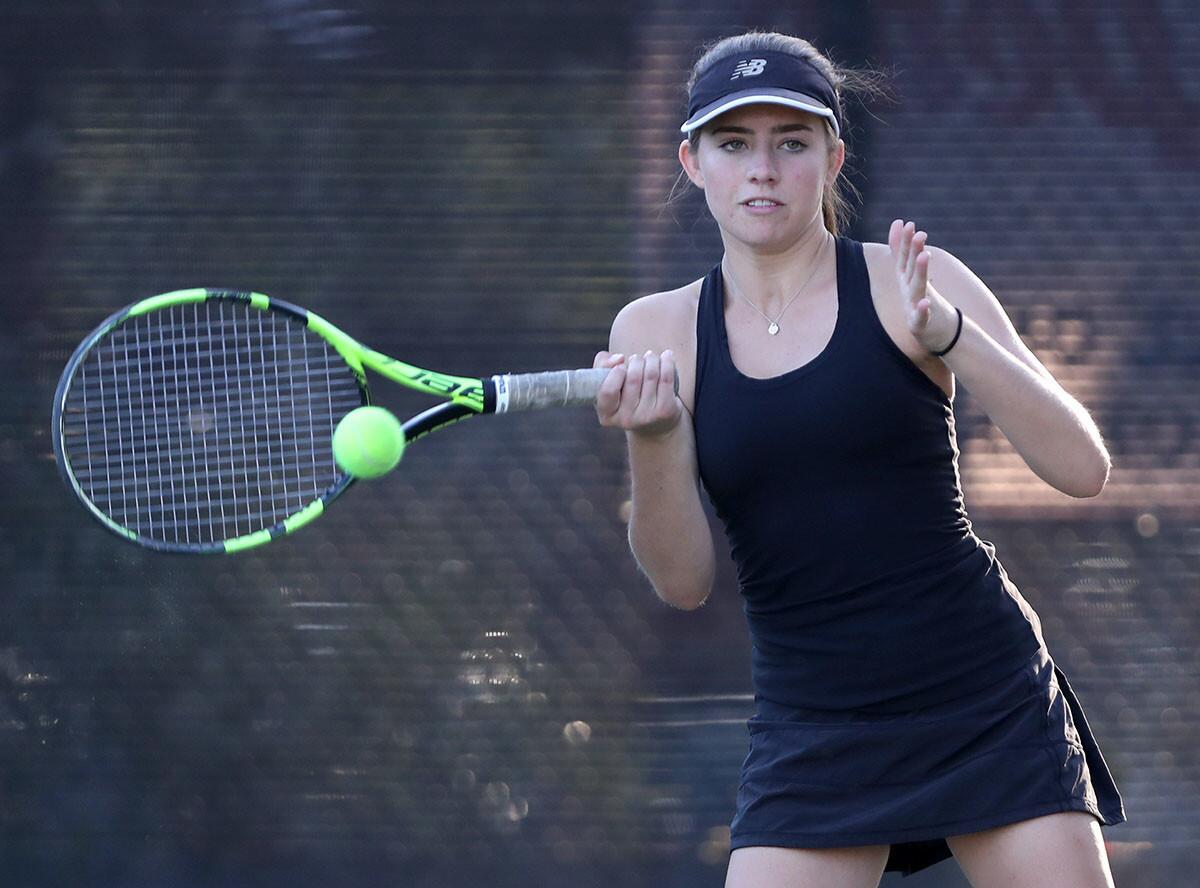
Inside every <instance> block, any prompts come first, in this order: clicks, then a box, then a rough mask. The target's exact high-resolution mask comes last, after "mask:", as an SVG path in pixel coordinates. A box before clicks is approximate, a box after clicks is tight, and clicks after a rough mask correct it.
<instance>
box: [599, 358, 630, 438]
mask: <svg viewBox="0 0 1200 888" xmlns="http://www.w3.org/2000/svg"><path fill="white" fill-rule="evenodd" d="M624 387H625V367H624V365H618V366H616V367H614V368H613V369H612V370H610V371H609V373H608V376H606V377H604V382H602V383H600V389H599V391H597V392H596V415H597V416H598V417H600V421H601V422H602V423H605V424H606V425H607V424H610V423H611V422H612V421H613V418H614V417H615V416H616V414H617V412H618V411H619V410H620V409H621V392H622V390H623V389H624Z"/></svg>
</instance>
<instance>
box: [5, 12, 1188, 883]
mask: <svg viewBox="0 0 1200 888" xmlns="http://www.w3.org/2000/svg"><path fill="white" fill-rule="evenodd" d="M747 27H760V28H770V29H780V30H785V31H790V32H793V33H798V34H800V35H802V36H805V37H808V38H809V39H812V40H813V41H814V42H816V43H817V45H818V46H819V47H821V48H822V49H824V50H826V51H828V52H829V53H830V54H831V55H832V56H833V57H834V58H835V59H836V60H837V61H839V62H841V63H843V64H847V65H850V66H866V65H870V66H873V67H875V68H877V69H879V70H882V71H885V72H887V73H889V74H890V75H891V77H892V87H893V90H894V92H895V94H896V96H895V101H892V102H880V103H878V104H874V105H872V106H871V107H869V108H863V107H858V106H855V107H853V108H852V109H851V118H852V120H853V128H852V130H851V131H850V133H849V139H848V141H849V148H850V151H851V153H852V158H851V162H850V166H851V167H852V170H853V173H852V176H853V181H854V182H855V183H856V184H857V185H858V186H859V187H860V188H861V190H862V192H863V197H864V199H863V202H862V206H861V212H860V214H859V217H858V220H857V222H856V225H855V227H854V229H853V230H852V231H851V232H850V233H851V235H852V236H854V237H857V238H858V239H863V240H886V236H887V226H888V224H889V223H890V221H891V220H892V219H893V218H895V217H897V216H904V217H905V218H911V219H915V220H917V222H918V224H919V225H921V226H922V227H924V228H925V229H926V230H928V231H929V232H930V241H931V242H932V243H934V244H936V245H938V246H942V247H945V248H947V249H949V250H951V251H952V252H954V253H956V254H957V255H958V256H959V257H961V258H962V259H963V260H964V261H966V262H967V263H968V264H969V265H970V266H972V267H973V268H974V269H975V270H976V271H977V272H978V273H979V274H980V276H981V277H983V279H984V280H985V281H986V282H987V283H988V284H989V285H990V286H991V287H992V289H993V290H994V291H995V292H996V293H997V295H998V296H999V297H1000V299H1001V301H1002V302H1003V303H1004V304H1005V305H1006V307H1007V308H1008V310H1009V312H1010V314H1011V316H1012V318H1013V320H1014V322H1015V324H1016V325H1017V327H1018V329H1019V330H1020V332H1021V334H1022V335H1023V336H1024V338H1025V341H1026V342H1027V343H1028V344H1029V345H1030V346H1031V347H1032V348H1033V349H1034V350H1035V351H1036V352H1037V354H1038V355H1039V357H1040V358H1041V359H1042V361H1043V362H1045V364H1046V365H1047V366H1048V367H1049V368H1050V369H1051V370H1052V371H1053V372H1054V373H1055V374H1056V376H1057V377H1058V379H1059V380H1060V381H1061V382H1062V383H1063V384H1064V385H1065V386H1066V387H1067V388H1068V389H1069V390H1070V391H1071V392H1073V393H1074V394H1075V395H1076V396H1078V397H1079V398H1080V400H1081V401H1082V402H1083V403H1084V404H1085V405H1086V406H1087V407H1088V408H1089V409H1090V410H1091V411H1092V412H1093V415H1094V416H1095V417H1096V419H1097V421H1098V423H1099V425H1100V427H1101V428H1102V430H1103V432H1104V434H1105V436H1106V438H1107V440H1108V442H1109V445H1110V447H1111V449H1112V453H1113V458H1114V461H1115V466H1116V468H1115V469H1114V472H1113V475H1112V479H1111V482H1110V484H1109V486H1108V488H1107V489H1106V491H1105V492H1104V494H1103V495H1102V496H1100V497H1099V498H1097V499H1095V500H1089V501H1075V500H1070V499H1068V498H1066V497H1065V496H1062V495H1059V494H1057V493H1056V492H1055V491H1053V490H1052V489H1050V488H1049V487H1047V486H1046V485H1045V484H1043V483H1041V482H1040V481H1038V480H1037V479H1036V478H1035V477H1034V476H1033V475H1032V473H1031V472H1029V470H1028V469H1026V468H1025V467H1024V465H1023V464H1022V463H1021V461H1020V459H1019V458H1018V457H1017V456H1016V455H1015V453H1014V452H1013V450H1012V449H1011V447H1010V446H1009V445H1008V444H1007V442H1006V441H1005V440H1004V438H1003V436H1002V435H1001V434H1000V433H999V432H997V431H996V430H995V429H994V428H992V427H991V426H990V425H989V424H988V422H987V421H986V418H985V417H984V416H982V415H981V414H980V412H979V411H978V409H977V408H976V407H975V405H973V403H972V400H971V395H970V392H969V391H964V390H960V392H959V395H958V399H957V402H956V410H957V415H958V435H959V444H960V446H961V450H962V456H961V464H960V465H961V470H962V477H963V482H964V486H965V489H966V496H967V505H968V508H969V510H970V512H971V516H972V518H973V520H974V523H975V528H976V532H977V533H978V534H979V535H980V536H982V537H983V538H985V539H988V540H991V541H993V542H994V543H995V544H996V546H997V548H998V552H999V555H1000V557H1001V559H1002V561H1003V563H1004V564H1005V566H1006V568H1007V570H1008V572H1009V573H1010V575H1011V576H1012V578H1013V579H1014V581H1015V582H1016V583H1017V585H1018V586H1019V587H1020V588H1021V589H1022V591H1023V593H1024V595H1025V596H1026V597H1027V598H1028V599H1029V600H1030V602H1031V603H1032V604H1033V605H1034V607H1035V608H1036V609H1037V610H1038V611H1039V612H1040V614H1041V616H1042V620H1043V625H1044V629H1045V635H1046V638H1047V641H1048V643H1049V645H1050V648H1051V652H1052V654H1053V655H1054V656H1055V658H1056V659H1057V660H1058V662H1059V663H1060V665H1061V666H1063V668H1064V669H1065V671H1066V672H1067V674H1068V675H1069V676H1070V677H1071V680H1072V684H1073V685H1074V687H1075V690H1076V691H1077V693H1078V694H1079V696H1080V698H1081V700H1082V702H1083V704H1084V707H1085V708H1086V710H1087V713H1088V716H1089V718H1090V720H1091V724H1092V727H1093V729H1094V731H1095V733H1096V734H1097V736H1098V738H1099V740H1100V743H1101V745H1102V747H1103V749H1104V751H1105V753H1106V756H1107V758H1108V762H1109V765H1110V767H1111V768H1112V771H1113V773H1114V775H1115V777H1116V779H1117V782H1118V784H1119V786H1120V787H1121V789H1122V791H1123V793H1124V796H1125V802H1126V807H1127V811H1128V815H1129V822H1128V823H1127V824H1124V825H1121V826H1118V827H1114V828H1111V829H1106V830H1105V838H1106V839H1107V840H1108V842H1109V846H1110V854H1111V856H1112V860H1113V866H1114V871H1115V873H1116V876H1117V884H1118V885H1124V886H1178V885H1182V884H1190V883H1191V882H1192V881H1194V879H1195V872H1194V861H1195V859H1196V858H1197V856H1198V855H1200V804H1198V802H1197V799H1198V797H1200V645H1198V643H1197V642H1198V640H1200V437H1198V435H1197V431H1198V426H1200V401H1198V399H1197V385H1196V378H1197V365H1198V364H1200V303H1198V302H1197V301H1196V299H1195V294H1196V289H1197V287H1196V285H1197V279H1198V277H1200V221H1198V219H1197V216H1196V212H1195V208H1196V206H1197V205H1198V204H1200V160H1198V154H1197V144H1198V138H1197V137H1198V136H1200V17H1198V16H1197V15H1196V9H1195V5H1194V3H1192V2H1191V0H1152V2H1149V3H1142V2H1137V3H1135V2H1133V0H1098V2H1094V3H1088V4H1079V3H1068V2H1056V0H1050V2H1036V0H1013V2H1007V3H1002V4H997V3H987V2H981V0H930V2H922V3H916V2H902V0H901V2H889V3H881V2H877V3H871V2H866V0H839V2H836V3H835V2H824V3H817V2H806V0H796V2H791V3H787V4H780V3H777V2H756V0H749V2H726V3H715V2H712V0H690V2H681V0H642V2H637V3H635V2H630V0H606V2H599V0H597V2H575V0H514V2H510V3H505V4H499V3H494V2H484V0H448V2H444V3H440V4H434V5H433V6H430V5H428V4H417V3H409V2H385V0H225V2H199V0H175V2H173V3H171V4H164V3H159V2H152V0H52V2H46V0H4V3H3V6H2V8H0V321H2V323H0V369H2V373H0V397H2V398H3V411H2V413H0V466H2V470H3V477H4V483H3V484H2V485H0V567H2V572H0V575H2V577H3V579H2V583H3V586H2V588H3V593H2V594H0V880H2V881H3V883H4V884H5V885H11V886H49V885H56V886H57V885H64V884H78V885H103V886H110V885H111V886H125V885H131V886H132V885H139V886H141V885H172V886H174V885H180V886H192V885H195V886H202V885H204V886H207V885H221V886H240V885H255V886H270V885H276V884H278V885H284V884H288V885H295V884H333V885H399V886H459V885H468V884H480V883H482V884H488V885H493V886H507V885H514V886H516V885H521V886H527V885H538V886H571V888H586V886H593V885H595V886H601V885H603V886H610V885H613V884H617V885H622V886H631V888H638V886H655V888H668V886H719V885H721V884H722V882H723V878H724V867H725V861H726V858H727V854H728V823H729V819H730V817H731V814H732V810H733V801H734V792H735V788H736V781H737V774H738V769H739V766H740V764H741V760H742V758H743V756H744V755H745V752H746V749H747V744H748V736H747V732H746V728H745V719H746V718H747V717H748V716H749V715H750V714H751V711H752V706H753V701H752V699H751V696H750V687H749V648H748V642H747V638H746V630H745V625H744V622H743V617H742V614H741V603H740V600H739V596H738V593H737V589H736V586H735V583H734V579H733V573H732V569H731V564H730V563H729V560H728V558H727V557H726V555H725V553H726V551H727V550H725V549H724V547H723V545H724V544H723V536H722V535H721V532H720V530H719V528H717V527H716V525H715V524H714V530H715V531H716V533H717V538H718V544H719V546H720V547H721V548H720V549H719V551H720V552H721V555H720V561H721V573H720V576H719V578H718V583H717V587H716V590H715V591H714V593H713V595H712V597H711V599H710V601H709V603H708V604H707V605H706V606H705V607H704V608H702V609H700V610H699V611H696V612H691V613H684V612H680V611H675V610H672V609H671V608H668V607H666V606H665V605H663V604H662V603H661V602H659V601H658V599H657V598H656V597H655V596H654V593H653V592H652V590H651V589H650V588H649V586H648V584H647V583H646V581H645V580H644V579H643V578H642V577H641V576H640V575H639V573H638V572H637V569H636V567H635V565H634V564H633V561H632V558H631V557H630V556H629V554H628V550H627V546H626V542H625V533H626V526H625V520H626V518H627V509H628V504H627V498H628V477H627V472H626V460H625V450H624V441H623V438H622V436H621V435H620V434H619V433H615V432H612V431H611V430H606V429H601V428H599V427H598V426H597V424H596V422H595V417H594V415H592V414H591V412H590V411H588V410H583V409H581V410H577V411H573V412H567V413H559V414H554V415H548V414H547V415H538V416H524V417H512V418H504V417H502V418H498V419H495V420H491V421H488V422H486V423H485V422H481V423H479V424H478V425H476V424H473V423H467V424H466V425H464V426H461V427H458V428H456V429H453V430H449V431H446V432H443V433H442V434H441V435H440V436H439V437H440V440H439V441H438V446H432V445H429V446H428V447H427V446H425V445H418V446H416V447H414V448H413V449H412V451H410V453H409V454H408V455H407V456H406V458H405V460H404V463H403V464H402V466H401V468H400V470H399V471H397V472H396V473H394V474H393V475H391V476H389V477H388V478H386V479H384V480H382V481H379V482H375V483H373V484H363V485H359V487H358V488H356V489H355V490H354V491H353V493H352V495H350V496H348V497H347V498H345V499H344V500H343V501H342V502H340V503H339V504H338V505H337V507H336V508H335V509H333V510H331V512H330V514H329V515H328V516H326V517H325V518H324V519H322V520H321V521H319V522H317V523H316V524H314V525H313V526H311V527H309V528H307V529H305V530H304V531H303V532H302V533H300V534H298V535H297V536H295V537H292V538H289V539H287V540H285V541H281V542H279V543H276V544H273V545H271V546H269V547H267V548H265V549H262V550H258V551H255V552H252V553H247V554H244V555H241V556H238V557H212V558H195V557H192V558H188V557H172V556H164V555H156V554H153V553H148V552H143V551H141V550H139V549H137V548H136V547H133V546H129V545H128V544H125V543H123V542H121V541H120V540H118V539H117V537H115V536H113V535H111V534H109V533H107V532H106V531H105V530H103V529H102V528H101V527H100V525H99V524H97V523H96V522H95V521H93V520H92V519H91V518H90V517H89V516H88V515H87V514H86V513H85V512H84V510H83V509H82V508H80V507H79V506H78V504H77V503H76V502H75V500H74V499H73V497H71V496H70V494H69V493H68V492H67V491H66V489H65V488H64V487H63V486H62V484H61V483H60V481H59V478H58V475H57V472H56V469H55V465H54V461H53V456H52V452H51V443H50V438H49V434H48V433H49V418H50V402H51V395H52V393H53V389H54V386H55V384H56V382H57V378H58V374H59V372H60V371H61V369H62V367H63V365H64V363H65V362H66V359H67V357H68V355H69V354H70V352H71V350H72V349H73V348H74V346H75V344H76V343H77V342H78V341H79V339H81V338H82V336H83V335H84V334H85V333H86V332H87V331H88V330H90V329H91V328H92V327H93V326H95V325H96V324H97V323H98V322H99V321H100V320H101V319H103V318H104V317H106V316H107V315H108V314H109V313H110V312H112V311H114V310H115V309H116V308H118V307H120V306H122V305H125V304H127V303H129V302H131V301H133V300H135V299H138V298H142V297H145V296H148V295H152V294H154V293H157V292H161V291H165V290H171V289H177V288H180V287H186V286H204V285H210V286H228V287H236V288H246V289H254V290H258V291H261V292H265V293H269V294H272V295H275V296H278V297H281V298H284V299H287V300H290V301H293V302H296V303H298V304H300V305H304V306H306V307H309V308H312V309H313V310H315V311H318V312H320V313H321V314H323V315H325V316H326V317H328V318H330V319H331V320H333V321H334V322H335V323H337V324H339V325H341V326H343V327H345V328H346V329H347V331H348V332H350V333H351V334H353V335H356V336H359V337H360V338H362V339H364V340H365V341H367V342H368V343H370V344H372V345H374V346H375V347H377V348H380V349H382V350H384V351H386V352H389V353H391V354H395V355H398V356H401V357H404V358H406V359H407V360H410V361H412V362H414V363H417V364H419V365H424V366H428V367H433V368H437V369H441V370H446V371H449V372H454V373H462V374H472V375H482V374H487V373H492V372H498V371H503V370H533V369H543V368H547V367H557V366H569V365H581V366H586V365H590V363H591V360H592V356H593V354H594V353H595V351H596V350H597V349H599V348H602V347H604V346H605V344H606V341H607V332H608V326H609V323H610V321H611V319H612V317H613V315H615V313H616V312H617V310H618V309H619V308H620V307H621V306H622V305H624V304H625V303H626V302H628V301H629V300H631V299H633V298H635V297H636V296H639V295H642V294H644V293H646V292H650V291H652V290H658V289H666V288H673V287H676V286H679V285H681V284H683V283H685V282H687V281H690V280H693V279H695V278H697V277H699V276H701V275H702V274H703V273H704V272H705V271H707V270H708V269H709V268H710V267H711V266H712V265H713V264H715V263H716V261H717V260H718V258H719V255H720V252H719V240H718V238H717V234H716V229H715V226H714V225H713V223H712V221H711V219H709V218H708V216H707V214H706V212H705V211H704V209H703V205H702V201H701V199H700V197H699V195H698V194H695V193H693V194H691V195H690V196H688V197H686V198H685V199H683V200H682V201H679V202H677V203H675V204H673V205H671V206H667V203H666V201H667V197H668V194H669V193H670V191H671V188H672V185H673V183H674V181H675V177H676V170H677V164H676V161H675V147H676V145H677V143H678V140H679V134H678V129H677V127H678V124H679V121H680V120H681V119H682V111H683V105H684V94H683V89H682V84H683V81H684V80H685V79H686V76H687V71H688V69H689V66H690V64H691V63H692V61H693V60H694V58H695V57H696V55H697V51H698V49H699V48H700V46H701V44H702V43H704V42H706V41H709V40H712V39H714V38H716V37H719V36H723V35H726V34H729V33H733V32H735V31H740V30H743V29H745V28H747ZM377 393H378V395H379V397H380V399H381V400H382V402H383V403H384V404H386V405H388V406H390V407H393V408H394V409H396V410H397V411H398V412H401V413H405V414H410V413H412V412H414V411H415V410H416V409H418V408H420V407H423V406H425V405H424V404H423V403H421V402H420V399H419V398H418V399H416V400H415V401H412V400H410V398H409V396H408V395H406V394H404V393H398V392H397V391H396V389H395V387H393V386H390V385H380V386H377ZM899 881H900V880H899V878H898V877H896V876H894V875H889V876H888V877H886V878H885V880H884V884H885V885H893V884H897V883H898V882H899ZM903 884H905V885H906V886H947V888H949V886H963V885H965V884H966V882H965V879H964V878H963V876H962V874H961V872H960V871H959V869H958V867H957V865H956V864H955V863H953V862H952V861H949V862H946V863H943V864H939V865H938V866H937V867H934V868H932V869H930V870H927V871H926V872H924V873H922V874H919V875H917V876H914V877H912V878H910V879H906V880H904V881H903Z"/></svg>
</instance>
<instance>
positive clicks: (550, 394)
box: [492, 367, 609, 413]
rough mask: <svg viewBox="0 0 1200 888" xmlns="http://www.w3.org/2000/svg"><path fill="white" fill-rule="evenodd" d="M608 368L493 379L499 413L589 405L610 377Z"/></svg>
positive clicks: (551, 371)
mask: <svg viewBox="0 0 1200 888" xmlns="http://www.w3.org/2000/svg"><path fill="white" fill-rule="evenodd" d="M608 372H609V371H608V368H606V367H598V368H592V367H589V368H587V369H583V370H548V371H546V372H543V373H508V374H505V375H503V376H493V377H492V380H493V381H494V382H495V383H496V412H497V413H510V412H512V411H514V410H542V409H544V408H547V407H571V406H575V405H580V404H590V403H592V402H593V401H594V400H595V399H596V392H598V391H599V390H600V385H601V384H602V383H603V382H604V380H605V377H607V376H608Z"/></svg>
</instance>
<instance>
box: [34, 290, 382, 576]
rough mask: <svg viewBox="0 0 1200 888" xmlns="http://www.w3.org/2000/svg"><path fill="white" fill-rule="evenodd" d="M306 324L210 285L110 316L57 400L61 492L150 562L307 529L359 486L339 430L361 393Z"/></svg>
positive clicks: (359, 379) (276, 307)
mask: <svg viewBox="0 0 1200 888" xmlns="http://www.w3.org/2000/svg"><path fill="white" fill-rule="evenodd" d="M309 317H310V316H309V314H308V312H306V311H305V310H304V309H301V308H298V307H296V306H294V305H291V304H290V303H287V302H283V301H282V300H277V299H272V298H270V297H267V296H265V295H263V294H260V293H252V292H249V291H238V290H225V289H216V288H203V289H200V288H198V289H191V290H177V291H174V292H172V293H164V294H162V295H159V296H155V297H151V298H150V299H145V300H142V301H140V302H137V303H134V304H132V305H130V306H128V307H126V308H124V309H122V310H121V311H118V312H116V313H115V314H113V315H112V316H111V317H109V318H108V319H106V320H105V321H104V322H103V323H102V324H100V325H99V326H98V327H97V328H96V329H95V330H94V331H92V333H91V334H89V335H88V336H87V338H85V339H84V341H83V342H82V343H81V344H80V345H79V347H78V348H77V349H76V350H75V352H74V354H72V356H71V358H70V360H69V361H68V362H67V365H66V367H65V368H64V370H63V373H62V377H61V379H60V380H59V383H58V387H57V389H56V391H55V396H54V408H53V415H52V425H53V430H52V431H53V434H52V439H53V441H54V453H55V458H56V460H57V463H58V467H59V470H60V473H61V474H62V476H63V478H64V480H65V481H66V483H67V486H68V487H69V488H70V489H71V490H72V491H73V492H74V493H75V494H76V496H78V497H79V499H80V500H81V501H82V502H83V503H84V505H85V506H86V507H87V508H88V510H89V511H90V512H91V513H92V514H93V515H94V516H95V517H96V518H97V519H99V520H100V522H101V523H102V524H103V525H104V526H105V527H107V528H109V529H110V530H111V531H113V532H114V533H116V534H118V535H119V536H121V537H123V538H125V539H127V540H130V541H132V542H135V543H138V544H140V545H143V546H147V547H149V548H151V549H156V550H159V551H168V552H193V553H219V552H234V551H239V550H242V549H246V548H250V547H252V546H256V545H260V544H262V543H265V542H268V541H270V540H272V539H275V538H277V537H279V536H282V535H284V534H287V533H290V532H292V531H293V530H296V529H297V528H299V527H302V526H303V525H305V524H307V523H308V522H310V521H312V520H313V519H314V518H316V517H317V516H318V515H320V514H321V512H322V511H323V510H324V508H325V506H326V504H327V503H329V502H330V501H331V500H333V499H334V498H335V497H337V496H339V495H340V494H341V493H342V492H344V491H345V490H346V489H347V488H348V487H349V486H350V485H351V484H352V483H353V480H354V479H353V477H352V476H351V475H349V474H348V473H346V472H344V471H342V470H341V469H340V468H339V467H338V466H337V464H336V462H335V461H334V459H333V448H332V439H333V430H334V429H335V428H336V426H337V423H338V422H339V421H340V420H341V418H342V417H343V416H345V415H346V414H347V413H349V412H350V411H351V410H353V409H355V408H357V407H361V406H363V405H364V404H369V403H370V392H369V390H368V387H367V382H366V377H365V374H364V373H363V369H362V365H361V362H360V361H359V360H358V359H357V357H356V355H355V353H354V352H353V351H352V350H350V349H348V348H344V347H343V348H338V347H337V344H335V342H332V341H330V339H329V338H327V337H326V336H325V335H319V334H318V333H317V332H314V330H313V329H311V328H310V325H309ZM313 317H316V316H313ZM339 332H340V331H339ZM347 339H348V338H347ZM348 341H349V340H348Z"/></svg>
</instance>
